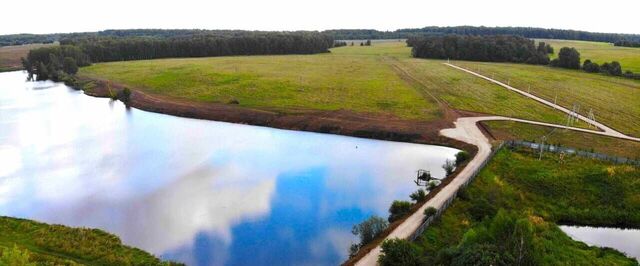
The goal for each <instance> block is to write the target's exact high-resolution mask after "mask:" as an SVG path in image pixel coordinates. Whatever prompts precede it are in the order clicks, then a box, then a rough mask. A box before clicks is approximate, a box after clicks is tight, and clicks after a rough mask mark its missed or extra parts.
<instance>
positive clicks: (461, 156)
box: [456, 151, 469, 165]
mask: <svg viewBox="0 0 640 266" xmlns="http://www.w3.org/2000/svg"><path fill="white" fill-rule="evenodd" d="M468 159H469V153H468V152H466V151H459V152H458V153H456V165H460V164H462V163H463V162H465V161H466V160H468Z"/></svg>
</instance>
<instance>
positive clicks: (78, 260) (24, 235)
mask: <svg viewBox="0 0 640 266" xmlns="http://www.w3.org/2000/svg"><path fill="white" fill-rule="evenodd" d="M0 253H1V256H0V265H23V264H24V262H25V261H28V262H30V263H35V264H36V265H176V264H175V263H170V262H162V261H161V260H159V259H158V258H156V257H154V256H153V255H151V254H149V253H147V252H145V251H143V250H140V249H137V248H132V247H128V246H125V245H123V244H122V242H121V241H120V239H119V238H118V237H116V236H114V235H111V234H109V233H106V232H104V231H101V230H98V229H86V228H70V227H66V226H62V225H48V224H44V223H39V222H35V221H30V220H23V219H16V218H10V217H0ZM3 263H5V264H3ZM12 263H13V264H12Z"/></svg>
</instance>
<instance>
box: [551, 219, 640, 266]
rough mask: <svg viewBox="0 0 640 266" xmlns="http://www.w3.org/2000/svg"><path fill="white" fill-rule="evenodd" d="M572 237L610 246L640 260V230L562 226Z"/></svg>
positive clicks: (590, 243) (600, 245) (588, 242)
mask: <svg viewBox="0 0 640 266" xmlns="http://www.w3.org/2000/svg"><path fill="white" fill-rule="evenodd" d="M560 229H562V231H564V232H565V233H566V234H567V235H569V236H571V238H573V239H575V240H578V241H582V242H584V243H586V244H588V245H591V246H598V247H610V248H614V249H617V250H619V251H621V252H624V253H625V254H627V256H629V257H633V258H636V259H637V260H640V230H639V229H619V228H606V227H589V226H566V225H563V226H560Z"/></svg>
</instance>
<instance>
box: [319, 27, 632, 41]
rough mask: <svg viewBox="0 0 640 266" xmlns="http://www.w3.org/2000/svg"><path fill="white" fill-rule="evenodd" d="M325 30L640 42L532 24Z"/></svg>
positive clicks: (346, 34)
mask: <svg viewBox="0 0 640 266" xmlns="http://www.w3.org/2000/svg"><path fill="white" fill-rule="evenodd" d="M323 33H326V34H329V35H331V36H333V37H334V38H335V39H337V40H366V39H374V40H376V39H406V38H411V37H417V36H425V35H450V34H457V35H476V36H489V35H517V36H522V37H525V38H534V39H564V40H582V41H596V42H611V43H612V42H616V41H620V40H625V41H627V42H631V41H633V42H640V34H617V33H596V32H586V31H576V30H560V29H543V28H530V27H475V26H456V27H436V26H430V27H424V28H413V29H399V30H396V31H377V30H369V29H355V30H350V29H347V30H327V31H324V32H323Z"/></svg>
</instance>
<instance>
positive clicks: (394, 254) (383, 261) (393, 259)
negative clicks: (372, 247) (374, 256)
mask: <svg viewBox="0 0 640 266" xmlns="http://www.w3.org/2000/svg"><path fill="white" fill-rule="evenodd" d="M381 247H382V254H380V257H378V262H379V263H380V265H382V266H419V265H422V264H423V263H422V261H421V254H422V250H421V249H420V247H418V246H417V245H416V244H414V243H411V242H409V241H407V240H404V239H397V238H396V239H391V240H385V241H384V242H382V245H381Z"/></svg>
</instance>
